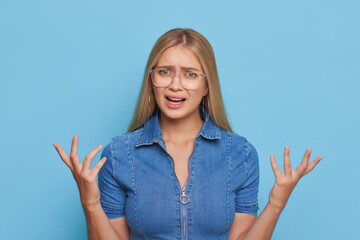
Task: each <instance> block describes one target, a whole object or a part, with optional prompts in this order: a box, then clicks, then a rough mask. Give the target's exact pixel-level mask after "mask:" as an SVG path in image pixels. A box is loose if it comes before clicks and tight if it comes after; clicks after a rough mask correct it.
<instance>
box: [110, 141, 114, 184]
mask: <svg viewBox="0 0 360 240" xmlns="http://www.w3.org/2000/svg"><path fill="white" fill-rule="evenodd" d="M113 142H114V138H113V139H111V142H110V152H111V167H112V170H113V173H112V174H113V178H114V179H115V167H114V162H115V159H114V151H113Z"/></svg>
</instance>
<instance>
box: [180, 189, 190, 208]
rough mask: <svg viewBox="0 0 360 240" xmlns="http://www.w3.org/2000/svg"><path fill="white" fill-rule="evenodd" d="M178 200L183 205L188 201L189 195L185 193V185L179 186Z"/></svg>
mask: <svg viewBox="0 0 360 240" xmlns="http://www.w3.org/2000/svg"><path fill="white" fill-rule="evenodd" d="M180 202H181V203H182V204H184V205H185V204H187V203H188V202H189V197H188V196H187V195H186V194H185V187H181V196H180Z"/></svg>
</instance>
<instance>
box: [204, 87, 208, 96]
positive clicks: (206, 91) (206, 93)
mask: <svg viewBox="0 0 360 240" xmlns="http://www.w3.org/2000/svg"><path fill="white" fill-rule="evenodd" d="M208 93H209V88H206V89H205V91H204V97H205V96H206V95H208Z"/></svg>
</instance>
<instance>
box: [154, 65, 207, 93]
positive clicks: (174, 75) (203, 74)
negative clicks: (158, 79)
mask: <svg viewBox="0 0 360 240" xmlns="http://www.w3.org/2000/svg"><path fill="white" fill-rule="evenodd" d="M155 69H157V67H154V68H151V69H150V70H149V74H150V78H151V82H152V83H153V84H154V85H155V86H156V87H161V86H159V85H156V84H155V83H154V75H153V74H154V72H155ZM193 72H195V73H198V74H200V76H201V77H203V78H205V79H206V81H207V76H206V73H199V72H197V71H193ZM175 77H179V81H180V85H181V86H182V87H183V88H184V89H187V90H194V89H189V88H186V87H184V86H183V84H182V79H181V76H180V74H175V73H174V72H172V78H171V82H170V83H169V85H167V86H164V87H165V88H167V87H169V86H170V85H171V84H172V83H173V81H174V78H175Z"/></svg>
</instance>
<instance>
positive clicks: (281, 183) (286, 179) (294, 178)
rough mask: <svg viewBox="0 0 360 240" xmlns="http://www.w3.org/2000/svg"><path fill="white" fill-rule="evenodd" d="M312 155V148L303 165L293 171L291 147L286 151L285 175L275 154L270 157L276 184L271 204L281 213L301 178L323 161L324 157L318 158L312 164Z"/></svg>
mask: <svg viewBox="0 0 360 240" xmlns="http://www.w3.org/2000/svg"><path fill="white" fill-rule="evenodd" d="M310 154H311V148H308V149H307V150H306V152H305V154H304V157H303V159H302V162H301V164H300V165H299V166H298V167H297V168H296V169H295V170H292V169H291V164H290V156H289V146H286V147H285V150H284V173H281V171H280V169H279V167H278V166H277V164H276V161H275V157H274V155H273V154H271V155H270V161H271V167H272V169H273V171H274V175H275V178H276V179H275V184H274V186H273V188H272V189H271V192H270V195H269V204H270V205H271V206H273V207H275V209H276V210H277V211H279V212H281V211H282V210H283V209H284V207H285V205H286V202H287V201H288V199H289V197H290V194H291V192H292V190H293V189H294V187H295V186H296V184H297V183H298V181H299V180H300V178H301V177H303V176H304V175H305V174H307V173H308V172H310V171H311V170H313V168H314V167H315V166H316V165H317V164H318V163H319V161H320V160H321V159H322V156H318V157H316V158H315V159H314V160H313V161H312V162H311V163H310V164H308V163H309V158H310Z"/></svg>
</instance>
